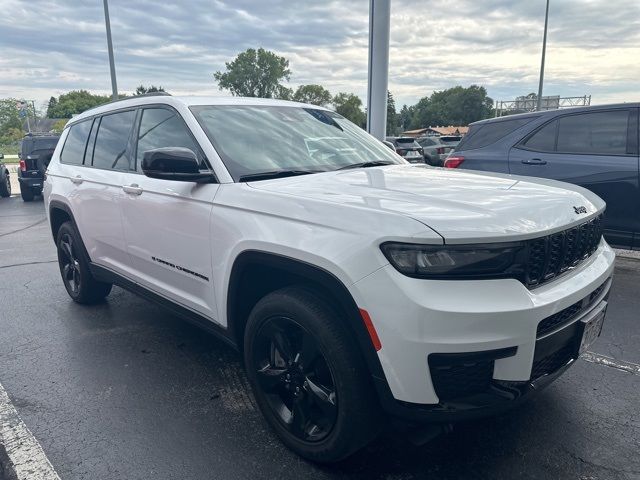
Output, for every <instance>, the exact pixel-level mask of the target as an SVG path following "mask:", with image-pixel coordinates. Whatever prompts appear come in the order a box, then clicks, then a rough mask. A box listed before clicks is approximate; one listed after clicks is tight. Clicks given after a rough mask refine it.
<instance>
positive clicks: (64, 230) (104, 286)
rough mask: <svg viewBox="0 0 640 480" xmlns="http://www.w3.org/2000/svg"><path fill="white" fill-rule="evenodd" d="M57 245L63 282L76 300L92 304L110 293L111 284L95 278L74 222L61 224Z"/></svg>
mask: <svg viewBox="0 0 640 480" xmlns="http://www.w3.org/2000/svg"><path fill="white" fill-rule="evenodd" d="M56 246H57V248H58V266H59V267H60V275H61V276H62V282H63V283H64V286H65V288H66V289H67V293H68V294H69V296H70V297H71V299H72V300H73V301H74V302H76V303H81V304H84V305H91V304H94V303H98V302H100V301H102V300H103V299H104V298H105V297H106V296H107V295H109V292H111V284H110V283H104V282H99V281H97V280H96V279H95V278H93V275H92V274H91V270H90V269H89V255H88V254H87V252H86V250H85V247H84V244H83V243H82V239H81V238H80V234H79V233H78V231H77V230H76V228H75V226H74V225H73V223H71V222H65V223H63V224H62V225H61V226H60V228H59V229H58V234H57V235H56Z"/></svg>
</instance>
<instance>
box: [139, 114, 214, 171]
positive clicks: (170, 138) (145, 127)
mask: <svg viewBox="0 0 640 480" xmlns="http://www.w3.org/2000/svg"><path fill="white" fill-rule="evenodd" d="M163 147H184V148H188V149H190V150H192V151H193V152H195V153H196V154H197V155H198V158H200V162H201V168H206V165H205V164H204V158H203V155H202V154H200V149H199V148H198V145H197V144H196V142H195V140H194V139H193V137H192V136H191V134H190V133H189V129H188V128H187V126H186V125H185V123H184V122H183V121H182V118H181V117H180V115H178V114H177V113H176V112H174V111H173V110H169V109H166V108H149V109H145V110H144V111H143V112H142V119H141V120H140V129H139V131H138V151H137V160H138V162H137V164H138V169H140V165H141V164H142V158H143V157H144V152H146V151H147V150H153V149H154V148H163Z"/></svg>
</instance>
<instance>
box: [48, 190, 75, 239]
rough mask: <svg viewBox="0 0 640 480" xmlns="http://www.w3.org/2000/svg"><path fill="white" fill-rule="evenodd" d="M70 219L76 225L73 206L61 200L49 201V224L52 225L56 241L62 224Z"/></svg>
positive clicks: (52, 232)
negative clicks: (70, 206)
mask: <svg viewBox="0 0 640 480" xmlns="http://www.w3.org/2000/svg"><path fill="white" fill-rule="evenodd" d="M68 221H71V222H73V224H74V225H76V219H75V218H74V216H73V212H72V211H71V208H69V206H68V205H67V204H66V203H62V202H60V201H59V200H51V202H50V203H49V225H50V227H51V234H52V235H53V241H54V242H55V241H56V237H57V235H58V230H59V229H60V226H61V225H62V224H63V223H64V222H68ZM76 229H77V226H76Z"/></svg>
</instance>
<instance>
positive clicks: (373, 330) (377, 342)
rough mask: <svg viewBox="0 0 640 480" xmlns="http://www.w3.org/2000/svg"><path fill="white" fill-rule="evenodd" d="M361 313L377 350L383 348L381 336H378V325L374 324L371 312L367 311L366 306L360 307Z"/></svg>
mask: <svg viewBox="0 0 640 480" xmlns="http://www.w3.org/2000/svg"><path fill="white" fill-rule="evenodd" d="M360 315H361V316H362V320H363V321H364V325H365V327H367V332H369V337H371V343H373V347H374V348H375V349H376V352H377V351H379V350H380V349H381V348H382V343H380V338H379V337H378V332H376V327H374V326H373V322H372V321H371V317H370V316H369V312H367V311H366V310H365V309H364V308H361V309H360Z"/></svg>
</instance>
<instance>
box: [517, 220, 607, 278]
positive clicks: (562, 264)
mask: <svg viewBox="0 0 640 480" xmlns="http://www.w3.org/2000/svg"><path fill="white" fill-rule="evenodd" d="M601 237H602V215H599V216H597V217H596V218H594V219H593V220H590V221H588V222H585V223H583V224H581V225H578V226H576V227H573V228H570V229H568V230H564V231H562V232H558V233H554V234H553V235H548V236H546V237H542V238H536V239H533V240H529V241H527V242H526V243H527V246H526V248H527V263H526V272H525V284H526V285H527V287H529V288H532V287H536V286H539V285H542V284H543V283H546V282H548V281H550V280H552V279H554V278H555V277H557V276H558V275H560V274H561V273H563V272H565V271H567V270H568V269H570V268H573V267H575V266H577V265H578V264H580V263H581V262H582V261H584V260H585V259H586V258H588V257H589V256H591V254H593V252H595V251H596V249H597V248H598V245H599V244H600V239H601Z"/></svg>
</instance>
